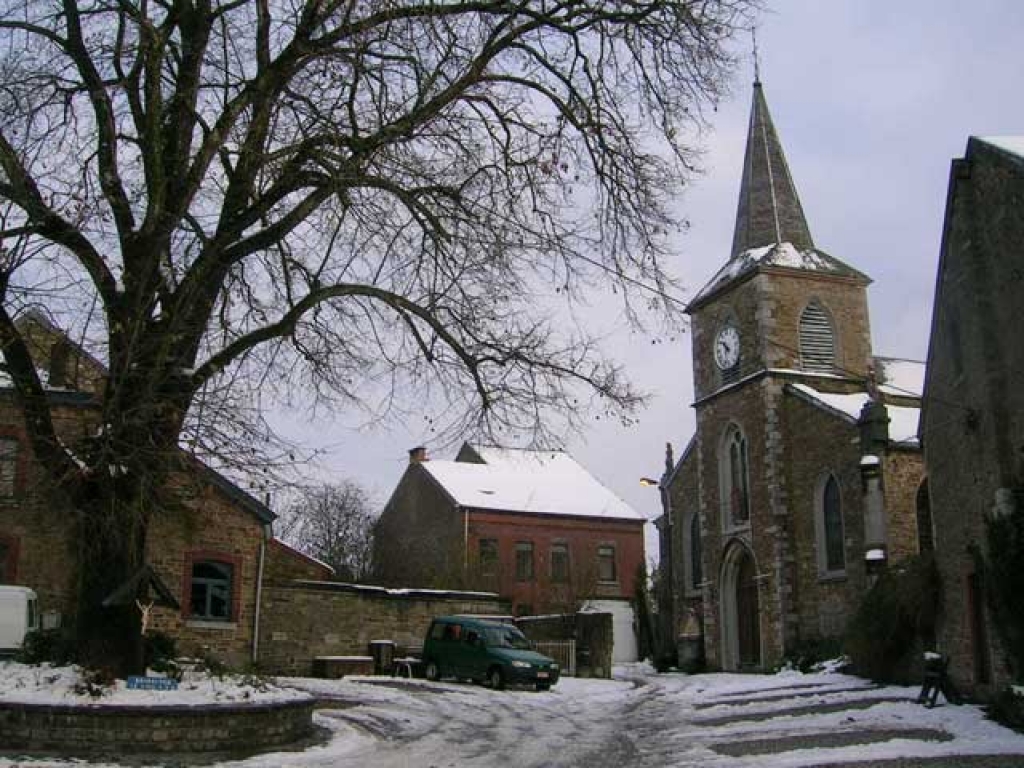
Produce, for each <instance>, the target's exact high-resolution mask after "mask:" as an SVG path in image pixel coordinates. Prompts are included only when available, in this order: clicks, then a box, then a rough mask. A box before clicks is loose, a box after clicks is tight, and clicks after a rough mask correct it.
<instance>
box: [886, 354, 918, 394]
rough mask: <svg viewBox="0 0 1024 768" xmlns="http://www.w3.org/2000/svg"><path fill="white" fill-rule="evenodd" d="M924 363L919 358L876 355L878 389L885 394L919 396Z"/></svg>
mask: <svg viewBox="0 0 1024 768" xmlns="http://www.w3.org/2000/svg"><path fill="white" fill-rule="evenodd" d="M924 369H925V364H924V363H923V362H921V361H920V360H903V359H901V358H897V357H876V358H875V372H876V373H877V374H878V381H879V384H880V386H879V389H881V391H882V392H883V393H884V394H886V395H896V396H898V397H921V395H922V394H923V393H924Z"/></svg>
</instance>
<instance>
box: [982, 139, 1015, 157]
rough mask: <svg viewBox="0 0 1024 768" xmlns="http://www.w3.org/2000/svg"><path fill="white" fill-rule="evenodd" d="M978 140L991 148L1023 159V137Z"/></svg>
mask: <svg viewBox="0 0 1024 768" xmlns="http://www.w3.org/2000/svg"><path fill="white" fill-rule="evenodd" d="M980 140H981V141H983V142H985V143H986V144H991V145H992V146H993V147H999V148H1000V149H1002V150H1005V151H1006V152H1010V153H1012V154H1014V155H1020V156H1021V157H1024V136H981V137H980Z"/></svg>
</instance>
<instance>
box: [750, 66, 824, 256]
mask: <svg viewBox="0 0 1024 768" xmlns="http://www.w3.org/2000/svg"><path fill="white" fill-rule="evenodd" d="M773 243H792V244H793V245H794V246H796V247H797V248H798V249H799V250H806V249H808V248H813V247H814V241H813V240H812V239H811V230H810V227H808V226H807V218H806V217H805V216H804V209H803V206H801V205H800V196H799V195H798V194H797V192H796V185H795V184H794V183H793V177H792V176H791V175H790V173H789V165H788V164H787V163H786V154H785V153H784V152H783V151H782V143H781V142H780V141H779V135H778V133H777V132H776V130H775V124H774V123H773V122H772V116H771V113H770V112H769V111H768V103H767V102H766V101H765V98H764V88H763V87H762V86H761V82H760V81H755V82H754V99H753V103H752V104H751V107H750V127H749V128H748V130H747V151H746V155H745V157H744V160H743V180H742V182H741V185H740V198H739V204H738V205H737V208H736V228H735V230H734V231H733V237H732V253H731V255H732V256H736V255H737V254H740V253H742V252H743V251H747V250H750V249H751V248H761V247H763V246H766V245H772V244H773Z"/></svg>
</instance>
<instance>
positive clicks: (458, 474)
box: [419, 444, 645, 520]
mask: <svg viewBox="0 0 1024 768" xmlns="http://www.w3.org/2000/svg"><path fill="white" fill-rule="evenodd" d="M419 466H421V467H422V468H423V469H424V470H426V472H427V473H428V474H429V475H430V476H431V477H432V478H433V479H434V480H435V481H436V482H437V483H438V485H440V486H441V487H442V488H443V489H444V490H445V492H447V493H448V495H449V496H450V497H451V498H452V500H453V501H454V502H455V503H456V504H458V505H459V506H462V507H472V508H473V509H486V510H494V511H504V512H525V513H528V514H543V515H573V516H580V517H601V518H615V519H629V520H643V519H645V518H644V517H643V516H641V515H640V514H638V513H637V512H636V511H635V510H634V509H633V508H632V507H630V506H629V505H628V504H627V503H626V502H624V501H623V500H622V499H620V498H619V497H618V496H616V495H615V494H614V493H613V492H612V491H611V490H609V489H608V488H606V487H605V486H604V485H602V484H601V483H600V482H599V481H598V480H597V479H596V478H594V476H593V475H591V474H590V473H589V472H588V471H587V470H586V469H584V468H583V467H582V466H581V465H580V464H579V463H577V462H576V460H575V459H573V458H572V457H571V456H569V454H567V453H565V452H563V451H530V450H520V449H513V448H497V447H492V446H478V445H469V444H466V445H464V446H463V448H462V450H461V451H460V452H459V457H458V458H457V459H456V460H455V461H444V460H435V459H431V460H428V461H424V462H422V463H421V464H420V465H419Z"/></svg>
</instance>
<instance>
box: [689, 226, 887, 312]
mask: <svg viewBox="0 0 1024 768" xmlns="http://www.w3.org/2000/svg"><path fill="white" fill-rule="evenodd" d="M767 267H777V268H782V269H796V270H800V271H802V272H816V273H818V274H821V275H830V276H832V277H844V278H848V279H852V280H857V281H859V282H863V283H864V284H865V285H866V284H867V283H870V282H871V279H870V278H869V277H868V276H867V275H865V274H864V273H863V272H861V271H859V270H856V269H854V268H853V267H851V266H850V265H849V264H846V263H844V262H842V261H840V260H839V259H837V258H835V257H834V256H829V255H828V254H827V253H825V252H824V251H819V250H816V249H814V248H806V249H804V250H800V249H798V248H797V247H796V246H795V245H793V244H792V243H789V242H781V243H770V244H768V245H764V246H760V247H758V248H750V249H748V250H745V251H741V252H740V253H738V254H736V255H735V256H733V257H732V258H731V259H729V261H727V262H726V263H725V266H724V267H722V268H721V269H720V270H718V272H716V273H715V275H714V277H712V278H711V279H710V280H708V282H707V283H706V284H705V285H704V287H703V288H701V289H700V291H699V292H698V293H697V295H696V296H694V297H693V300H692V301H691V302H690V305H689V306H688V307H687V308H686V309H687V311H688V312H692V311H693V310H695V309H697V308H698V307H699V306H700V305H701V304H703V303H704V302H705V301H707V300H708V299H710V298H711V297H712V296H714V295H715V294H717V293H718V292H719V291H720V290H722V289H724V288H725V287H726V286H729V285H732V284H733V283H735V282H738V281H739V280H741V279H742V278H744V277H746V276H747V275H751V274H753V273H754V272H756V271H757V270H758V269H762V268H767Z"/></svg>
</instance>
